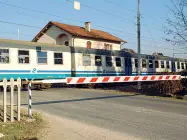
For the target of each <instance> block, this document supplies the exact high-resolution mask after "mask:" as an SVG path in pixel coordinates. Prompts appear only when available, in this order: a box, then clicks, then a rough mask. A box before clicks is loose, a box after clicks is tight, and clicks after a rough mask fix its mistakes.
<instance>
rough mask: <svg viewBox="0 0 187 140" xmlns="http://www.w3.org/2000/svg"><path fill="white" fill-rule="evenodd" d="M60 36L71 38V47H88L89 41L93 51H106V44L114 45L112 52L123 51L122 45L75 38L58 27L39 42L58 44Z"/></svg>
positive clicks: (51, 28) (44, 35) (43, 36)
mask: <svg viewBox="0 0 187 140" xmlns="http://www.w3.org/2000/svg"><path fill="white" fill-rule="evenodd" d="M60 34H66V35H67V36H68V38H69V45H70V46H74V47H84V48H86V47H87V41H90V42H91V44H92V45H91V48H93V49H104V44H105V43H106V44H110V45H112V50H121V44H119V43H110V42H105V41H96V40H90V39H84V38H73V37H72V35H71V34H69V33H67V32H65V31H63V30H61V29H59V28H57V27H56V26H52V27H50V29H48V30H47V32H46V33H45V34H43V35H42V36H41V37H40V38H39V40H38V41H37V42H40V43H48V44H58V40H57V37H58V36H59V35H60Z"/></svg>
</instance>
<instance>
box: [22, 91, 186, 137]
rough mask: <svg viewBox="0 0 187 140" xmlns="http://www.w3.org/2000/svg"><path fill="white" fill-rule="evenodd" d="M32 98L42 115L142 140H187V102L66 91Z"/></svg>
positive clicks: (36, 94) (34, 105)
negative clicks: (73, 121)
mask: <svg viewBox="0 0 187 140" xmlns="http://www.w3.org/2000/svg"><path fill="white" fill-rule="evenodd" d="M32 95H33V96H32V100H33V108H34V109H36V110H39V111H42V112H45V113H49V114H53V115H56V116H59V117H63V118H68V119H73V120H77V121H79V122H83V123H86V124H91V125H95V126H98V127H101V128H105V129H109V130H112V131H116V132H120V133H127V134H129V135H132V136H134V137H137V138H141V139H151V140H187V102H182V101H172V100H163V99H158V98H150V97H144V96H140V95H130V94H129V95H128V94H122V93H115V92H110V93H105V92H103V91H102V92H101V91H95V90H82V89H68V88H64V89H48V90H45V91H33V92H32ZM26 103H27V93H22V105H26Z"/></svg>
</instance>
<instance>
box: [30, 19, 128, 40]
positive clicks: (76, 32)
mask: <svg viewBox="0 0 187 140" xmlns="http://www.w3.org/2000/svg"><path fill="white" fill-rule="evenodd" d="M48 25H50V26H51V25H55V26H56V27H58V28H60V29H62V30H64V31H66V32H68V33H70V34H71V35H73V36H79V37H88V38H93V39H103V40H108V41H115V42H125V43H127V42H126V41H125V40H122V39H120V38H118V37H116V36H113V35H111V34H109V33H107V32H104V31H101V30H95V29H91V31H90V32H88V31H86V30H85V28H84V27H80V26H74V25H69V24H62V23H59V22H53V21H50V22H49V23H48V24H47V25H46V26H45V27H44V29H42V30H41V31H40V32H39V33H38V34H37V35H36V37H35V38H34V39H33V41H36V39H37V38H39V36H40V34H41V32H42V31H43V30H45V29H46V28H47V27H48Z"/></svg>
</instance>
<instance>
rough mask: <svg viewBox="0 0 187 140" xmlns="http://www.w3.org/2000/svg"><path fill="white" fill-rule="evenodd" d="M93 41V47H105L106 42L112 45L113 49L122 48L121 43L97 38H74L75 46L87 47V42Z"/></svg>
mask: <svg viewBox="0 0 187 140" xmlns="http://www.w3.org/2000/svg"><path fill="white" fill-rule="evenodd" d="M88 41H90V42H91V44H92V45H91V48H93V49H104V44H105V43H106V44H110V45H112V50H121V45H120V44H117V43H110V42H105V41H96V40H88V39H83V38H75V39H74V47H84V48H86V47H87V42H88Z"/></svg>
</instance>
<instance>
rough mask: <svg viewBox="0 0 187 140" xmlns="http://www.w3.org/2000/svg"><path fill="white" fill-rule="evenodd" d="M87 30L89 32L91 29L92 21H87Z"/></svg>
mask: <svg viewBox="0 0 187 140" xmlns="http://www.w3.org/2000/svg"><path fill="white" fill-rule="evenodd" d="M85 30H86V31H88V32H90V31H91V22H85Z"/></svg>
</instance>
